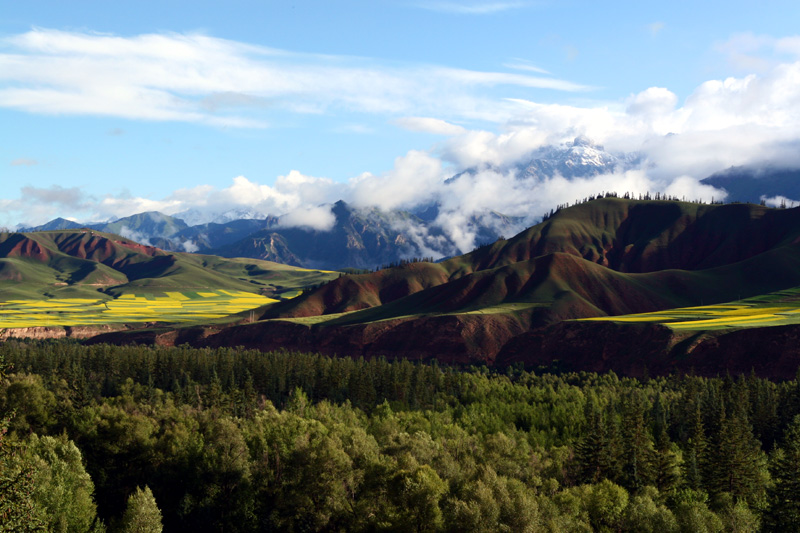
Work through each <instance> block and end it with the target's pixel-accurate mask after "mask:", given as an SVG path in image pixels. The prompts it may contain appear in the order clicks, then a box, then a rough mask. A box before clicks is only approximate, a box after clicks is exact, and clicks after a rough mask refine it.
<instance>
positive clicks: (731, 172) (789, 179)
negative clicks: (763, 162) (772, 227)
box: [702, 167, 800, 206]
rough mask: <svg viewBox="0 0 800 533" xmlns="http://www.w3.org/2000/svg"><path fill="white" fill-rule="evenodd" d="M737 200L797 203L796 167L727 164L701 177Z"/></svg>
mask: <svg viewBox="0 0 800 533" xmlns="http://www.w3.org/2000/svg"><path fill="white" fill-rule="evenodd" d="M702 183H705V184H708V185H711V186H713V187H716V188H718V189H722V190H724V191H725V192H726V193H728V198H729V199H730V200H735V201H738V202H751V203H754V204H756V203H759V202H761V201H764V202H765V203H767V205H774V206H778V205H780V203H781V201H784V202H786V203H792V202H794V203H795V204H797V203H800V202H798V199H800V168H771V167H764V168H759V167H731V168H729V169H726V170H724V171H722V172H717V173H714V174H712V175H711V176H709V177H707V178H705V179H704V180H702Z"/></svg>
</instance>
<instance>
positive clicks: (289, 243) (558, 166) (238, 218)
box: [19, 137, 800, 269]
mask: <svg viewBox="0 0 800 533" xmlns="http://www.w3.org/2000/svg"><path fill="white" fill-rule="evenodd" d="M641 163H642V161H641V158H640V156H639V155H638V154H633V153H627V154H626V153H611V152H608V151H606V150H605V149H604V148H603V147H602V146H599V145H596V144H593V143H592V142H591V141H589V140H588V139H586V138H584V137H578V138H576V139H574V140H573V141H572V142H569V143H566V144H564V145H561V146H555V147H553V146H550V147H545V148H542V149H539V150H537V151H536V152H534V153H533V154H532V155H531V156H530V157H529V158H527V159H525V160H524V161H523V162H522V163H518V164H516V165H514V166H513V167H511V168H505V169H490V170H496V171H502V172H513V173H514V175H516V177H517V178H518V179H519V180H529V179H547V178H550V177H552V176H554V175H560V176H563V177H565V178H567V179H576V178H589V177H593V176H597V175H601V174H608V173H611V172H617V171H625V170H628V169H631V168H635V167H637V166H639V165H641ZM483 170H486V169H480V168H470V169H467V170H465V171H463V172H460V173H458V174H456V175H454V176H453V177H452V178H450V179H449V180H447V182H446V183H445V184H444V186H445V193H444V194H446V188H447V187H448V186H456V184H457V182H458V181H459V180H460V179H462V178H463V177H464V176H466V175H475V174H477V173H479V172H481V171H483ZM702 181H703V183H705V184H708V185H712V186H714V187H717V188H720V189H724V190H725V191H726V192H727V193H728V197H727V200H729V201H742V202H752V203H759V202H761V201H763V200H764V199H765V198H775V197H785V198H788V199H789V201H790V202H791V201H792V200H798V199H800V170H791V169H749V168H740V167H736V168H731V169H728V170H726V171H724V172H720V173H717V174H714V175H712V176H709V177H708V178H706V179H704V180H702ZM598 192H600V191H598ZM325 207H329V208H330V209H331V214H332V215H333V218H334V223H333V225H332V226H331V227H330V228H329V229H327V230H320V229H314V228H311V227H307V226H291V225H289V224H288V220H289V219H288V218H287V217H281V216H274V215H271V214H268V213H261V212H258V211H255V210H251V209H230V210H226V211H219V212H208V211H202V210H197V209H190V210H187V211H184V212H181V213H178V214H176V215H173V216H169V215H165V214H163V213H159V212H147V213H140V214H136V215H132V216H129V217H124V218H120V219H118V220H114V221H110V222H103V223H92V224H81V223H78V222H74V221H70V220H66V219H63V218H57V219H55V220H52V221H50V222H47V223H46V224H43V225H40V226H36V227H27V228H20V229H19V230H20V231H42V230H47V231H51V230H61V229H74V228H80V227H87V228H90V229H94V230H97V231H103V232H109V233H115V234H118V235H121V236H123V237H126V238H130V239H133V240H135V241H137V242H140V243H142V244H146V245H153V246H157V247H159V248H162V249H164V250H168V251H186V252H199V253H210V254H215V255H221V256H224V257H250V258H257V259H266V260H270V261H276V262H280V263H285V264H289V265H295V266H301V267H308V268H325V269H343V268H360V269H374V268H377V267H380V266H383V265H387V264H392V263H398V262H400V261H402V260H406V259H409V258H414V257H433V258H435V259H440V258H446V257H451V256H455V255H459V254H461V253H464V252H467V251H468V249H464V248H465V247H466V246H467V245H465V244H464V243H472V244H473V245H480V244H484V243H489V242H493V241H495V240H496V239H497V238H498V237H501V236H504V235H510V234H514V233H516V232H518V231H520V230H521V229H523V228H524V227H526V226H528V225H530V224H532V223H535V222H537V221H538V220H540V218H539V217H540V216H541V215H542V214H543V213H528V214H526V215H525V216H521V217H520V216H517V217H511V216H506V215H504V214H502V213H498V212H494V211H488V210H484V211H479V212H473V213H466V214H465V213H462V212H461V211H460V210H459V208H457V207H456V208H454V207H453V206H450V207H449V208H448V209H450V211H449V212H448V211H445V210H444V208H443V206H442V205H441V204H440V203H439V202H438V201H437V200H436V199H432V200H428V201H423V202H421V203H420V204H418V205H416V206H413V207H410V208H408V209H407V210H380V209H377V208H374V207H356V206H353V205H351V204H348V203H346V202H344V201H339V202H336V203H334V204H331V205H329V206H325ZM453 209H456V211H453ZM454 214H455V215H458V217H457V218H458V220H459V222H458V224H459V226H458V228H457V230H454V229H453V225H452V224H449V225H447V224H445V221H446V220H448V217H452V216H453V215H454ZM462 215H467V216H466V217H464V216H462ZM456 233H459V234H461V236H462V237H463V235H464V234H466V235H468V236H469V238H466V239H465V238H461V239H459V238H457V235H456ZM457 242H458V243H459V244H457Z"/></svg>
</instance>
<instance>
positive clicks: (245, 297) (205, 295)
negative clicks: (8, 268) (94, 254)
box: [0, 290, 277, 328]
mask: <svg viewBox="0 0 800 533" xmlns="http://www.w3.org/2000/svg"><path fill="white" fill-rule="evenodd" d="M275 301H277V300H273V299H271V298H267V297H264V296H259V295H257V294H252V293H249V292H242V291H228V290H217V291H211V290H207V291H202V292H167V293H163V294H123V295H122V296H120V297H119V298H116V299H113V300H103V299H97V300H92V299H86V298H69V299H55V298H54V299H48V300H9V301H6V302H0V328H26V327H34V326H89V325H101V324H127V323H136V322H168V323H175V322H195V321H198V320H206V319H216V318H222V317H225V316H228V315H231V314H234V313H239V312H242V311H247V310H248V309H254V308H256V307H260V306H262V305H265V304H269V303H273V302H275Z"/></svg>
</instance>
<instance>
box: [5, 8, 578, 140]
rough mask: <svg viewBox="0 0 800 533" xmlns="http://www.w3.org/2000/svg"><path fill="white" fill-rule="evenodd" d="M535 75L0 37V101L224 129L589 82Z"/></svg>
mask: <svg viewBox="0 0 800 533" xmlns="http://www.w3.org/2000/svg"><path fill="white" fill-rule="evenodd" d="M443 5H444V4H443ZM447 5H450V4H447ZM453 5H454V6H455V5H456V4H453ZM510 6H511V4H476V5H472V6H471V7H469V6H467V7H464V9H467V10H470V9H471V10H478V11H481V10H484V11H485V10H498V9H500V8H508V7H510ZM534 74H535V75H531V74H527V73H526V74H518V73H504V72H482V71H474V70H466V69H455V68H448V67H441V66H435V65H393V66H385V65H378V64H377V63H376V62H375V61H372V60H369V59H364V58H355V57H344V56H330V55H314V54H299V53H293V52H288V51H285V50H277V49H271V48H267V47H263V46H254V45H250V44H246V43H241V42H236V41H231V40H226V39H219V38H215V37H210V36H207V35H203V34H196V33H193V34H178V33H164V34H145V35H138V36H133V37H123V36H117V35H108V34H99V33H88V32H67V31H58V30H50V29H33V30H31V31H29V32H27V33H24V34H20V35H14V36H11V37H7V38H5V39H2V40H0V107H6V108H11V109H18V110H23V111H28V112H32V113H44V114H70V115H100V116H115V117H122V118H128V119H142V120H151V121H181V122H194V123H205V124H210V125H215V126H224V127H245V128H248V127H249V128H253V127H267V126H268V125H269V122H270V117H271V115H272V114H273V113H277V112H289V113H301V114H306V113H321V112H326V111H330V110H344V111H355V112H360V113H371V114H374V113H379V114H389V115H404V114H411V113H418V112H423V113H432V112H437V113H440V114H444V115H446V116H459V117H469V118H477V119H483V120H491V121H497V120H503V118H504V117H509V116H510V114H511V113H512V112H513V109H514V107H515V106H514V105H512V104H510V103H509V102H507V101H502V100H498V99H497V98H495V97H493V96H492V95H491V93H492V89H494V88H496V87H502V86H506V87H518V88H525V89H549V90H555V91H573V92H575V91H584V90H587V89H588V87H586V86H583V85H581V84H577V83H573V82H570V81H567V80H560V79H557V78H554V77H552V76H549V75H543V73H542V72H535V73H534Z"/></svg>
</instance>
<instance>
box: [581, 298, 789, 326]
mask: <svg viewBox="0 0 800 533" xmlns="http://www.w3.org/2000/svg"><path fill="white" fill-rule="evenodd" d="M581 320H588V321H605V322H627V323H631V322H651V323H658V324H663V325H664V326H667V327H669V328H671V329H674V330H717V329H728V328H747V327H762V326H782V325H786V324H798V323H800V288H795V289H788V290H785V291H779V292H775V293H771V294H768V295H764V296H760V297H754V298H748V299H746V300H740V301H738V302H731V303H729V304H720V305H704V306H699V307H682V308H678V309H668V310H665V311H655V312H652V313H640V314H635V315H622V316H603V317H596V318H584V319H581Z"/></svg>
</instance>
